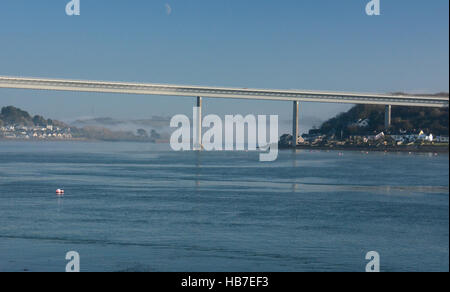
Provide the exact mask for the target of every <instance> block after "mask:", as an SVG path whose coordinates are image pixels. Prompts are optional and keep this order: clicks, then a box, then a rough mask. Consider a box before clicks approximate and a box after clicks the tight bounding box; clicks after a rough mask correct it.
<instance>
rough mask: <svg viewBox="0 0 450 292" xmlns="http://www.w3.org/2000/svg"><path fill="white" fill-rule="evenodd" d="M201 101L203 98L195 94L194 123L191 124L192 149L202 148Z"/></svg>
mask: <svg viewBox="0 0 450 292" xmlns="http://www.w3.org/2000/svg"><path fill="white" fill-rule="evenodd" d="M202 103H203V100H202V98H201V97H200V96H197V108H196V110H195V113H194V125H193V131H194V133H193V137H194V141H192V143H193V149H194V150H202Z"/></svg>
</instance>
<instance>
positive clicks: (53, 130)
mask: <svg viewBox="0 0 450 292" xmlns="http://www.w3.org/2000/svg"><path fill="white" fill-rule="evenodd" d="M0 138H3V139H25V140H28V139H40V140H46V139H52V140H54V139H61V140H66V139H72V134H71V133H70V128H65V129H61V128H59V127H54V126H53V125H47V126H45V127H39V126H35V127H26V126H19V125H8V126H4V127H0Z"/></svg>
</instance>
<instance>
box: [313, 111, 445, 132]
mask: <svg viewBox="0 0 450 292" xmlns="http://www.w3.org/2000/svg"><path fill="white" fill-rule="evenodd" d="M384 113H385V107H384V106H378V105H356V106H354V107H353V108H351V109H350V110H349V111H348V112H346V113H341V114H339V115H338V116H336V117H334V118H332V119H330V120H328V121H326V122H324V123H323V124H322V126H321V127H320V129H319V131H320V132H321V133H323V134H334V133H336V134H337V133H339V134H340V133H341V131H342V133H343V134H344V136H349V135H364V134H368V133H376V132H381V131H385V130H386V129H385V126H384V118H385V115H384ZM360 119H363V120H364V119H369V126H368V127H366V128H362V127H358V126H356V125H354V123H355V122H356V121H358V120H360ZM448 126H449V118H448V108H442V109H441V108H421V107H401V106H398V107H397V106H393V107H392V127H391V128H390V129H389V130H388V132H392V133H396V132H399V131H401V130H402V131H415V132H417V131H419V130H423V131H424V132H427V133H433V134H434V135H448V134H449V127H448Z"/></svg>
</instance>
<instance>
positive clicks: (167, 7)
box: [165, 3, 172, 15]
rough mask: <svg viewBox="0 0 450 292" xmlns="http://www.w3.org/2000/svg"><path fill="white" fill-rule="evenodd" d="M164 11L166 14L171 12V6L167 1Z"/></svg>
mask: <svg viewBox="0 0 450 292" xmlns="http://www.w3.org/2000/svg"><path fill="white" fill-rule="evenodd" d="M165 6H166V13H167V15H170V14H172V7H171V6H170V5H169V3H166V5H165Z"/></svg>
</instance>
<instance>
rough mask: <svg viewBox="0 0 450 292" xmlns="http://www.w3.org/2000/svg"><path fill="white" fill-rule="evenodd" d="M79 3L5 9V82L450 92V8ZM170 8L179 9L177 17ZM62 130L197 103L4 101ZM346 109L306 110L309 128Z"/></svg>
mask: <svg viewBox="0 0 450 292" xmlns="http://www.w3.org/2000/svg"><path fill="white" fill-rule="evenodd" d="M67 2H69V0H36V1H29V0H2V1H1V2H0V75H14V76H37V77H61V78H74V79H93V80H111V81H140V82H158V83H180V84H196V85H220V86H237V87H256V88H280V89H281V88H285V89H292V88H298V89H317V90H346V91H365V92H391V91H408V92H438V91H449V81H448V80H449V38H448V35H449V1H447V0H433V1H425V0H421V1H419V0H395V1H394V0H381V13H382V15H381V16H372V17H369V16H367V15H366V14H365V6H366V4H367V2H369V0H343V1H336V0H301V1H300V0H279V1H273V0H272V1H269V0H191V1H187V0H171V1H168V0H165V1H160V0H152V1H148V0H145V1H144V0H142V1H140V0H134V1H119V0H109V1H107V0H81V16H74V17H69V16H66V14H65V6H66V4H67ZM166 4H169V5H170V7H171V8H172V12H171V13H170V14H168V13H167V11H166ZM9 104H12V105H16V106H20V107H22V108H24V109H27V110H29V111H30V112H32V113H39V114H44V115H45V116H48V117H52V118H58V119H63V120H71V119H75V118H78V117H86V116H111V117H117V118H127V119H128V118H145V117H150V116H152V115H164V116H169V115H173V114H176V113H188V112H190V111H191V110H192V105H193V104H194V100H193V99H192V98H183V97H177V98H171V97H155V96H150V97H147V96H124V95H108V94H92V93H61V92H35V91H22V90H0V106H3V105H9ZM347 108H348V106H346V105H332V104H331V105H330V104H314V103H305V104H302V119H303V120H302V119H301V123H302V122H303V123H302V125H306V126H311V125H312V124H317V123H319V122H320V121H321V120H324V119H326V118H328V117H329V116H331V115H334V114H335V113H337V112H340V111H343V110H345V109H347ZM205 113H216V114H238V113H241V114H247V113H255V114H259V113H261V114H262V113H264V114H279V115H281V116H282V117H281V119H286V120H288V119H289V118H290V113H291V104H290V103H286V102H255V101H235V100H216V99H213V100H210V99H208V100H206V101H205Z"/></svg>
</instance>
